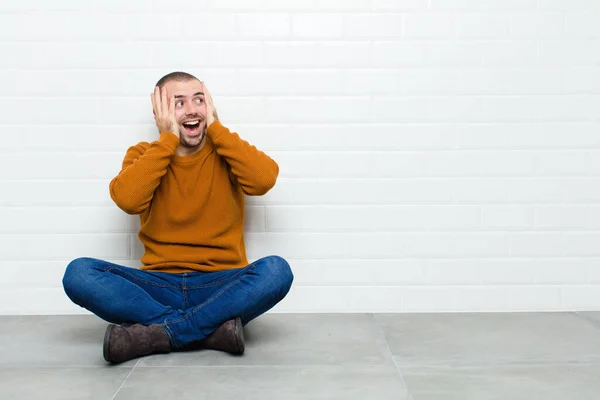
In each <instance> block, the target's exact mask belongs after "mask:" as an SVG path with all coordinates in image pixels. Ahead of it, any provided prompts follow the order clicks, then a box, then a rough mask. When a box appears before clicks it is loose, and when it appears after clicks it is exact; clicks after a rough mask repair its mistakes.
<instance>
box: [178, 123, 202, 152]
mask: <svg viewBox="0 0 600 400" xmlns="http://www.w3.org/2000/svg"><path fill="white" fill-rule="evenodd" d="M201 124H202V130H201V133H200V135H199V136H198V137H194V138H190V137H188V136H187V132H186V131H185V128H183V126H180V127H179V129H180V131H179V132H180V135H179V141H180V144H181V145H182V146H183V147H187V148H190V149H191V148H194V147H197V146H200V145H201V144H202V141H203V140H204V138H205V137H206V128H207V126H206V121H202V122H201Z"/></svg>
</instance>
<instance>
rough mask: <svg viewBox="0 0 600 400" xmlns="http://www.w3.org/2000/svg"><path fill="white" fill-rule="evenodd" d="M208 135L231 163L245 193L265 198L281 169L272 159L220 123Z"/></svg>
mask: <svg viewBox="0 0 600 400" xmlns="http://www.w3.org/2000/svg"><path fill="white" fill-rule="evenodd" d="M207 133H208V135H209V136H210V138H211V140H212V141H213V143H214V145H215V149H216V151H217V154H219V155H220V156H221V157H223V158H224V159H225V161H226V162H227V163H228V164H229V166H230V168H231V172H232V173H233V174H234V175H235V176H236V178H237V180H238V183H239V184H240V185H241V186H242V189H243V191H244V193H246V194H248V195H255V196H258V195H263V194H265V193H267V192H268V191H269V190H270V189H271V188H272V187H273V186H274V185H275V181H276V180H277V176H278V174H279V166H278V165H277V163H276V162H275V161H274V160H273V159H272V158H270V157H269V156H268V155H266V154H265V153H263V152H262V151H260V150H258V149H257V148H256V147H255V146H252V145H251V144H249V143H248V142H246V141H245V140H242V139H241V138H240V137H239V135H238V134H237V133H235V132H230V131H229V129H227V128H226V127H224V126H223V125H222V124H221V123H220V122H219V121H215V122H213V123H212V124H211V125H210V126H209V127H208V129H207Z"/></svg>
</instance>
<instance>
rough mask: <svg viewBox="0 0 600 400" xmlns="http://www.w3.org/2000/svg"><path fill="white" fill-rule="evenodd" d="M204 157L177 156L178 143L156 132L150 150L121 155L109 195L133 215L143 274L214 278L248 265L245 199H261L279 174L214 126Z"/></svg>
mask: <svg viewBox="0 0 600 400" xmlns="http://www.w3.org/2000/svg"><path fill="white" fill-rule="evenodd" d="M206 139H207V140H206V142H205V144H204V147H202V149H201V150H200V151H199V152H198V153H196V154H194V155H191V156H177V155H175V150H176V149H177V147H178V146H179V138H178V137H177V136H175V135H174V134H173V133H171V132H161V134H160V138H159V139H158V140H157V141H154V142H152V143H147V142H141V143H139V144H137V145H136V146H132V147H130V148H129V149H128V150H127V154H126V155H125V159H124V161H123V167H122V169H121V172H120V173H119V174H118V175H117V176H116V177H115V178H114V179H113V180H112V181H111V182H110V195H111V197H112V199H113V200H114V202H115V203H116V204H117V206H119V208H121V209H122V210H123V211H125V212H126V213H128V214H139V216H140V222H141V228H140V231H139V233H138V237H139V238H140V240H141V242H142V243H143V245H144V249H145V252H144V255H143V257H142V259H141V261H142V263H143V264H144V265H143V266H142V268H141V269H145V270H154V271H161V272H172V273H181V272H190V271H220V270H226V269H232V268H242V267H245V266H246V265H247V264H248V260H247V259H246V248H245V244H244V236H243V231H244V194H247V195H255V196H258V195H263V194H265V193H267V192H268V191H269V190H270V189H271V188H272V187H273V186H274V185H275V181H276V180H277V176H278V174H279V166H278V165H277V163H276V162H275V161H273V160H272V159H271V158H270V157H269V156H267V155H266V154H265V153H263V152H262V151H260V150H258V149H257V148H256V147H254V146H252V145H250V144H249V143H248V142H246V141H244V140H242V139H241V138H240V137H239V136H238V135H237V134H236V133H234V132H230V131H229V129H227V128H225V127H224V126H223V125H221V123H220V122H219V121H215V122H213V123H212V124H211V125H210V126H209V127H208V129H207V134H206Z"/></svg>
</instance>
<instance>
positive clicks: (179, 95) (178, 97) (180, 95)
mask: <svg viewBox="0 0 600 400" xmlns="http://www.w3.org/2000/svg"><path fill="white" fill-rule="evenodd" d="M199 94H201V95H204V92H196V93H194V94H193V95H192V96H198V95H199ZM184 97H185V96H184V95H182V94H177V95H175V98H176V99H181V98H184Z"/></svg>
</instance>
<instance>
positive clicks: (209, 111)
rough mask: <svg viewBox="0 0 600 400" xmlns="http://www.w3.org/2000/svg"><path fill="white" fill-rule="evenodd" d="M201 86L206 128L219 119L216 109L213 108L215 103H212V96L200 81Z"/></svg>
mask: <svg viewBox="0 0 600 400" xmlns="http://www.w3.org/2000/svg"><path fill="white" fill-rule="evenodd" d="M202 86H203V87H204V99H205V100H206V127H207V128H208V127H209V126H210V125H211V124H212V123H213V122H215V121H218V120H219V116H218V115H217V109H216V108H215V103H213V99H212V96H211V95H210V92H209V91H208V88H207V87H206V84H205V83H204V82H202Z"/></svg>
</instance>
